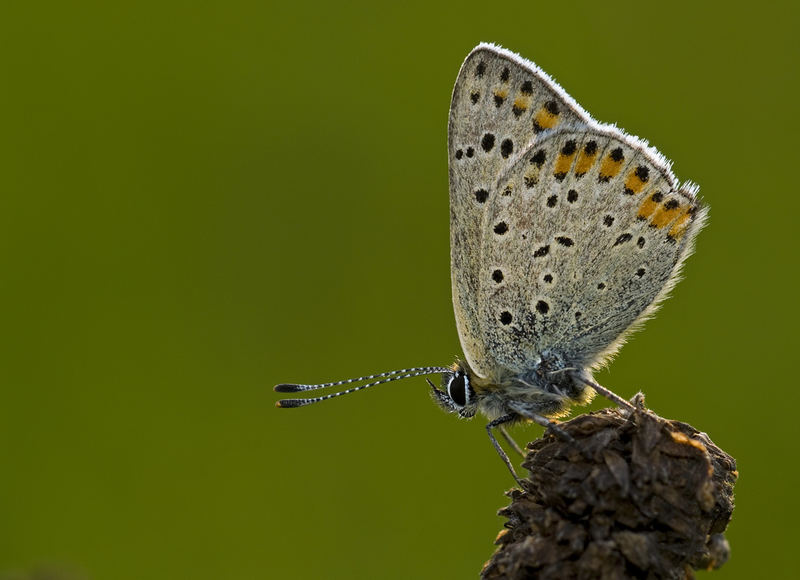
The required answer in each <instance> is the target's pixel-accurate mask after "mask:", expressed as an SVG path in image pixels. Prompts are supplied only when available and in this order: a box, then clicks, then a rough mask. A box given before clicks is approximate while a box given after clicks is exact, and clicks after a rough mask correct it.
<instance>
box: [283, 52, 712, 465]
mask: <svg viewBox="0 0 800 580" xmlns="http://www.w3.org/2000/svg"><path fill="white" fill-rule="evenodd" d="M448 153H449V165H450V260H451V280H452V291H453V307H454V311H455V318H456V326H457V328H458V335H459V339H460V342H461V347H462V350H463V353H464V357H463V358H462V359H460V360H457V361H456V362H455V363H454V364H453V365H451V366H449V367H443V366H430V367H414V368H408V369H400V370H396V371H390V372H386V373H380V374H375V375H369V376H363V377H358V378H354V379H347V380H344V381H336V382H332V383H323V384H314V385H310V384H296V383H291V384H289V383H284V384H280V385H277V386H276V387H275V390H276V391H278V392H281V393H300V392H306V391H312V390H317V389H322V388H327V387H336V386H342V385H348V384H356V386H353V387H351V388H348V389H345V390H343V391H339V392H334V393H330V394H327V395H322V396H319V397H312V398H302V399H283V400H280V401H278V403H277V406H279V407H282V408H293V407H300V406H305V405H309V404H312V403H317V402H320V401H324V400H327V399H330V398H333V397H338V396H340V395H344V394H349V393H353V392H357V391H360V390H363V389H366V388H370V387H373V386H376V385H380V384H384V383H387V382H390V381H395V380H399V379H405V378H410V377H416V376H423V375H430V374H438V373H440V374H441V375H442V388H437V387H436V386H435V385H434V384H433V383H432V382H431V381H430V380H428V383H429V384H430V387H431V392H432V394H433V397H434V399H435V400H436V401H437V402H438V403H439V404H440V405H441V407H442V408H443V409H445V410H446V411H449V412H453V413H457V414H458V415H459V416H461V417H463V418H471V417H473V416H475V415H476V414H477V413H478V412H480V413H481V414H482V415H484V416H486V417H487V418H488V420H489V422H488V423H487V425H486V428H487V432H488V434H489V438H490V440H491V442H492V444H493V446H494V447H495V449H496V450H497V452H498V454H499V455H500V457H501V458H502V459H503V461H504V463H505V464H506V466H507V467H508V468H509V470H510V471H511V474H512V475H513V476H514V477H515V479H517V481H519V479H518V478H517V475H516V473H515V471H514V468H513V466H512V464H511V462H510V460H509V458H508V456H507V455H506V453H505V452H504V450H503V448H502V446H501V445H500V444H499V442H498V441H497V438H496V437H495V435H494V429H498V430H499V431H500V433H501V434H502V435H503V436H504V438H505V439H506V440H507V441H508V442H509V444H510V445H511V446H512V447H513V448H514V449H515V450H517V451H519V452H520V453H521V451H520V449H519V446H518V445H516V443H514V441H513V439H511V437H509V436H508V433H507V431H506V430H505V428H504V427H505V426H506V425H509V424H513V423H516V422H520V421H533V422H535V423H538V424H540V425H543V426H545V427H547V428H548V429H551V430H552V431H555V432H556V433H558V434H561V435H562V436H567V437H568V435H566V433H564V432H563V431H561V430H560V429H559V428H558V426H557V423H556V422H555V421H553V419H554V418H557V417H561V416H563V415H564V414H565V413H567V412H568V410H569V408H570V407H571V406H573V405H582V404H586V403H588V402H589V401H590V400H591V399H592V398H593V397H594V395H595V393H600V394H602V395H603V396H605V397H607V398H609V399H610V400H611V401H613V402H615V403H616V404H617V405H619V406H621V407H625V408H631V405H630V403H628V402H627V401H625V400H624V399H622V398H621V397H619V396H618V395H616V394H614V393H613V392H612V391H610V390H609V389H606V388H605V387H603V386H602V385H599V384H598V383H597V382H595V381H594V378H593V376H592V373H593V371H596V370H597V369H599V368H602V367H603V366H604V365H605V364H606V363H607V361H608V360H609V357H611V356H612V355H613V354H615V353H616V352H617V350H618V349H619V348H620V346H621V345H622V343H623V342H624V340H625V338H626V337H627V336H628V335H629V334H630V333H631V332H632V331H633V330H635V329H636V328H638V327H639V326H640V325H641V324H642V323H643V322H644V321H645V320H646V319H647V318H649V317H650V316H651V315H652V314H653V313H654V312H655V310H656V309H657V307H658V306H659V304H660V302H661V301H662V300H663V299H664V298H665V297H666V296H667V294H668V293H669V291H670V290H671V289H672V287H673V286H674V285H675V283H676V282H677V281H678V279H679V273H680V270H681V266H682V264H683V262H684V260H685V259H686V258H687V256H688V255H689V254H690V253H691V252H692V250H693V246H694V240H695V238H696V236H697V233H698V232H699V230H700V229H701V228H702V226H703V224H704V222H705V219H706V216H707V208H706V207H705V206H704V205H702V204H701V202H700V201H699V200H698V198H697V192H698V188H697V186H696V185H694V184H692V183H691V182H687V183H684V184H681V183H679V182H678V180H677V179H676V177H675V176H674V175H673V173H672V171H671V164H670V162H669V161H668V160H667V159H666V158H665V157H664V156H663V155H661V154H660V153H659V152H658V151H656V150H655V149H654V148H652V147H650V146H648V144H647V143H646V142H644V141H642V140H640V139H638V138H636V137H633V136H631V135H628V134H627V133H625V132H623V131H622V130H620V129H618V128H616V127H615V126H613V125H609V124H603V123H599V122H597V121H595V120H594V119H593V118H592V117H591V116H590V115H589V114H588V113H587V112H586V111H584V109H583V108H582V107H581V106H580V105H579V104H578V103H577V102H576V101H575V100H574V99H572V97H570V96H569V95H568V94H567V93H566V92H565V91H564V90H563V89H562V88H561V87H560V86H559V85H558V84H556V83H555V81H553V80H552V79H551V78H550V77H549V76H548V75H547V74H546V73H545V72H544V71H542V70H541V69H540V68H539V67H537V66H536V65H535V64H533V63H532V62H530V61H527V60H525V59H524V58H522V57H520V56H518V55H516V54H515V53H512V52H510V51H508V50H505V49H503V48H501V47H498V46H496V45H493V44H485V43H484V44H480V45H478V46H477V47H476V48H475V49H474V50H473V51H472V52H470V54H469V55H468V56H467V58H466V60H465V61H464V64H463V65H462V67H461V70H460V72H459V74H458V78H457V80H456V83H455V88H454V90H453V96H452V102H451V106H450V119H449V125H448Z"/></svg>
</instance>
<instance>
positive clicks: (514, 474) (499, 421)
mask: <svg viewBox="0 0 800 580" xmlns="http://www.w3.org/2000/svg"><path fill="white" fill-rule="evenodd" d="M517 418H518V416H517V415H515V414H511V413H510V414H508V415H503V416H502V417H498V418H497V419H495V420H493V421H490V422H489V423H488V424H487V425H486V432H487V433H488V434H489V439H490V440H491V442H492V445H494V449H495V451H497V454H498V455H499V456H500V459H502V460H503V463H505V464H506V467H508V470H509V471H510V472H511V476H512V477H513V478H514V481H516V482H517V484H518V485H520V486H521V485H522V480H521V479H520V478H519V477H517V472H516V471H514V466H513V465H512V464H511V460H510V459H509V458H508V455H506V452H505V451H504V450H503V448H502V447H501V446H500V443H499V442H498V441H497V438H496V437H495V436H494V433H493V432H492V429H494V428H495V427H500V432H501V433H503V434H504V435H505V429H503V427H502V425H503V423H510V422H511V421H514V420H516V419H517ZM517 447H519V446H517Z"/></svg>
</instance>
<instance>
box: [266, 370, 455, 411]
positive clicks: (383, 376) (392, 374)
mask: <svg viewBox="0 0 800 580" xmlns="http://www.w3.org/2000/svg"><path fill="white" fill-rule="evenodd" d="M447 372H451V369H449V368H447V367H414V368H410V369H399V370H396V371H389V372H385V373H379V374H377V375H367V376H363V377H358V378H355V379H345V380H343V381H336V382H333V383H320V384H317V385H299V384H294V383H282V384H280V385H276V386H275V391H277V392H278V393H302V392H305V391H315V390H317V389H324V388H326V387H336V386H339V385H348V384H351V383H358V382H361V381H369V380H372V379H378V378H379V379H380V380H378V381H373V382H371V383H367V384H366V385H359V386H357V387H352V388H350V389H347V390H344V391H339V392H338V393H330V394H329V395H322V396H320V397H311V398H308V399H281V400H280V401H278V402H277V403H275V406H276V407H281V408H282V409H292V408H294V407H305V406H306V405H310V404H312V403H319V402H320V401H326V400H328V399H333V398H334V397H339V396H341V395H349V394H350V393H355V392H357V391H361V390H363V389H368V388H369V387H374V386H376V385H382V384H383V383H389V382H391V381H399V380H400V379H409V378H411V377H418V376H421V375H432V374H436V373H447Z"/></svg>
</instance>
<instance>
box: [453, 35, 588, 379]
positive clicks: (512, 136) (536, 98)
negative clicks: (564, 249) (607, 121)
mask: <svg viewBox="0 0 800 580" xmlns="http://www.w3.org/2000/svg"><path fill="white" fill-rule="evenodd" d="M587 121H589V117H588V115H587V114H586V113H585V112H584V111H583V110H582V109H581V108H580V106H578V105H577V103H575V102H574V101H573V100H572V99H571V98H570V97H569V96H568V95H567V94H566V93H565V92H564V91H563V90H562V89H561V88H560V87H558V85H556V84H555V83H554V82H553V81H552V80H551V79H550V77H548V76H547V75H546V74H545V73H544V72H542V71H541V70H540V69H539V68H538V67H537V66H536V65H534V64H533V63H531V62H529V61H526V60H525V59H523V58H521V57H519V56H517V55H515V54H513V53H511V52H509V51H506V50H504V49H501V48H499V47H496V46H493V45H488V44H482V45H480V46H478V47H477V48H476V49H475V50H473V51H472V52H471V53H470V55H469V56H468V57H467V59H466V61H465V62H464V64H463V66H462V67H461V71H460V72H459V75H458V79H457V80H456V84H455V88H454V90H453V99H452V103H451V107H450V123H449V131H448V143H449V163H450V248H451V250H450V251H451V254H450V256H451V275H452V284H453V306H454V309H455V316H456V324H457V326H458V333H459V337H460V339H461V346H462V348H463V350H464V355H465V356H466V359H467V362H468V363H469V364H470V366H471V368H472V370H473V371H474V372H475V373H477V374H478V375H479V376H482V377H487V376H490V375H491V373H493V372H494V369H496V367H497V360H496V358H495V357H496V354H497V352H496V350H497V349H496V348H494V346H493V343H491V342H487V338H488V335H489V334H492V335H493V334H494V331H489V329H487V322H488V321H487V320H486V319H484V318H482V316H484V314H482V313H481V312H479V305H480V300H481V298H482V295H481V284H482V281H483V277H485V273H486V272H485V269H486V268H485V265H486V264H485V262H484V258H483V256H482V252H483V242H484V237H486V236H488V234H487V231H488V229H487V228H489V226H490V223H489V216H488V215H487V214H488V212H489V210H490V208H492V207H493V206H492V204H490V203H487V201H488V200H489V198H492V199H493V200H494V199H496V198H497V191H496V187H497V184H498V178H499V176H500V175H502V174H504V173H506V172H507V170H508V169H509V167H511V166H512V165H513V164H514V162H515V160H516V159H518V158H519V155H520V152H525V151H528V150H529V149H530V147H531V146H532V145H533V144H534V143H535V142H536V141H537V140H539V139H542V138H544V137H545V136H546V135H547V134H548V133H551V132H552V131H553V130H555V129H558V128H561V127H570V126H578V125H582V124H583V123H584V122H587ZM489 237H491V236H489Z"/></svg>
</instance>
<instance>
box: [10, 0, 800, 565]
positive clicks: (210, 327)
mask: <svg viewBox="0 0 800 580" xmlns="http://www.w3.org/2000/svg"><path fill="white" fill-rule="evenodd" d="M754 6H756V5H753V4H752V3H739V4H738V7H737V5H736V3H724V4H723V3H716V4H715V5H711V4H708V5H705V4H703V5H701V4H700V3H696V2H676V3H669V4H667V3H659V4H655V3H652V4H647V5H644V4H639V3H633V2H625V1H620V2H614V3H611V4H609V3H608V2H590V3H586V2H577V3H575V2H573V3H570V4H569V5H560V4H553V3H552V2H529V3H522V4H514V5H509V4H500V3H494V4H492V3H487V2H474V1H471V0H462V1H460V2H457V3H442V4H436V3H431V2H417V1H410V2H404V3H402V4H398V5H384V4H381V3H375V2H363V1H358V2H351V3H321V2H320V3H300V2H298V3H289V2H283V3H277V2H267V3H260V2H240V1H233V2H230V1H229V2H216V3H190V2H166V3H165V2H136V3H133V2H124V3H105V2H68V3H60V2H59V3H57V2H51V3H47V2H44V3H27V4H23V3H15V4H14V5H13V6H12V5H9V6H6V7H5V9H4V16H3V20H2V23H0V27H2V30H0V32H1V33H2V34H0V48H1V49H2V50H0V55H2V56H0V71H2V83H1V85H0V104H2V107H1V108H0V111H2V113H0V115H2V124H1V127H0V135H2V137H0V148H1V150H0V167H1V168H2V171H0V179H2V181H1V182H0V183H2V186H1V188H0V203H1V204H2V208H1V209H0V220H2V227H0V240H1V242H0V244H1V245H0V269H1V271H2V275H0V301H2V309H0V317H2V322H1V324H2V330H3V332H2V335H0V336H2V338H0V341H2V342H1V343H0V373H2V375H1V376H2V383H1V385H2V404H1V405H0V458H2V475H1V476H0V514H1V515H0V521H2V523H1V524H0V578H28V577H32V576H33V575H35V574H37V573H38V574H44V575H47V574H50V575H51V576H53V577H59V578H67V579H77V578H93V579H94V578H97V579H106V578H113V579H139V578H152V579H171V578H195V579H206V578H208V579H212V578H213V579H218V578H232V579H251V578H253V579H258V578H289V577H290V578H377V577H380V578H465V577H475V576H476V575H477V573H478V571H479V570H480V567H481V565H482V563H483V562H484V561H485V560H486V559H487V558H488V557H489V555H490V554H491V552H492V541H493V539H494V537H495V534H496V533H497V532H498V531H499V530H500V528H501V525H502V519H501V518H499V517H497V516H496V515H495V512H496V510H497V509H498V508H500V507H501V506H503V505H505V503H506V498H505V497H504V496H503V491H504V490H505V489H507V488H509V487H510V485H511V481H510V478H509V476H508V474H507V472H506V471H505V468H504V467H503V466H502V464H501V463H500V461H499V460H498V458H497V456H496V455H495V453H494V451H493V450H492V448H491V446H490V444H489V442H488V440H487V438H486V434H485V431H484V428H483V425H484V422H483V421H482V420H477V421H473V422H460V421H458V420H457V419H455V418H454V417H452V416H447V415H444V414H443V413H441V411H439V410H438V409H437V408H436V407H435V406H434V405H433V404H432V403H431V402H430V401H429V397H428V394H427V393H426V389H427V387H426V385H425V383H424V382H423V381H422V380H421V379H420V380H412V381H406V382H403V383H397V384H394V385H391V386H387V387H384V388H381V389H376V390H374V391H372V392H369V393H363V394H360V395H359V396H354V397H352V398H348V399H340V400H336V401H331V402H329V403H327V404H325V405H320V406H318V407H313V408H308V409H304V410H297V411H280V410H277V409H275V408H274V407H273V403H274V401H275V400H276V399H277V398H278V396H277V395H276V394H275V393H273V392H272V390H271V387H272V385H274V384H275V383H278V382H282V381H302V382H317V381H324V380H335V379H339V378H344V377H348V376H354V375H358V374H362V373H371V372H378V371H382V370H387V369H393V368H397V367H402V366H408V365H420V364H423V365H424V364H445V363H449V362H450V361H452V359H453V358H454V357H455V356H456V355H458V354H459V344H458V338H457V335H456V329H455V324H454V321H453V315H452V307H451V303H450V288H449V257H448V207H447V204H448V195H447V157H446V123H447V111H448V104H449V99H450V92H451V89H452V85H453V82H454V81H455V78H456V74H457V72H458V69H459V67H460V65H461V62H462V60H463V59H464V57H465V56H466V55H467V53H468V52H469V50H470V49H471V48H472V47H473V46H474V45H475V44H477V43H478V42H479V41H484V40H485V41H492V42H497V43H499V44H502V45H504V46H506V47H508V48H510V49H512V50H515V51H517V52H519V53H521V54H522V55H523V56H525V57H528V58H530V59H532V60H534V61H536V62H537V63H538V64H539V65H540V66H542V67H543V68H544V69H545V70H546V71H548V72H549V73H550V74H552V75H553V76H555V78H557V79H558V81H559V82H560V83H561V84H562V85H563V86H564V87H565V88H566V90H567V91H568V92H570V93H571V94H572V95H573V96H574V97H575V98H576V99H577V100H578V101H579V102H580V103H582V104H583V105H584V106H585V107H586V108H587V109H588V110H589V112H590V113H592V114H593V115H594V116H595V117H596V118H598V119H600V120H602V121H613V122H616V123H618V124H619V125H620V126H621V127H624V128H625V129H627V130H628V131H629V132H631V133H633V134H637V135H641V136H643V137H645V138H647V139H649V140H650V141H651V142H652V143H653V144H655V145H656V146H657V147H658V148H659V149H660V150H661V151H662V152H664V153H665V154H666V155H667V156H669V157H670V158H672V159H673V160H674V162H675V171H676V173H677V174H678V176H679V177H680V178H682V179H686V178H691V179H693V180H695V181H697V182H698V183H699V184H700V185H701V188H702V189H701V192H702V194H703V196H704V198H705V200H706V201H707V202H708V203H709V204H710V206H711V221H710V225H709V227H708V228H707V229H706V230H705V231H704V232H703V233H702V234H701V236H700V238H699V242H698V248H697V253H696V255H695V256H694V257H692V258H691V259H690V260H689V262H688V265H687V268H686V271H685V274H686V279H685V281H684V282H682V283H681V284H680V285H679V286H678V287H677V289H676V291H675V292H674V295H673V298H672V299H671V300H669V301H668V302H667V303H666V304H665V306H664V308H663V309H662V311H661V312H660V314H659V316H658V317H657V318H656V319H655V320H653V321H651V322H650V323H649V324H648V325H647V327H646V329H645V330H644V331H643V332H641V333H639V334H637V335H636V336H635V337H634V338H633V340H632V341H631V342H630V343H629V344H628V345H627V346H626V347H625V348H624V349H623V350H622V352H621V354H620V356H619V357H618V359H617V360H616V361H615V362H614V363H613V364H612V366H611V368H610V370H609V371H606V372H604V373H602V374H600V375H598V378H599V379H600V380H601V382H603V383H605V384H607V385H608V386H610V387H612V388H614V389H615V390H616V391H617V392H618V393H620V394H622V395H625V396H631V395H633V393H635V392H636V391H637V390H638V389H643V390H644V391H645V392H646V394H647V397H648V398H647V401H648V403H649V404H650V406H651V407H652V408H654V409H655V410H657V411H658V412H660V413H661V414H662V415H664V416H666V417H670V418H677V419H681V420H684V421H687V422H690V423H692V424H693V425H695V426H696V427H697V428H699V429H701V430H705V431H707V432H708V433H709V434H710V435H711V437H712V438H713V439H714V440H715V441H716V442H717V443H718V444H719V445H720V446H722V447H723V448H724V449H726V450H727V451H728V452H730V453H732V454H733V455H734V456H735V457H736V458H737V459H738V462H739V469H740V473H741V478H740V481H739V484H738V486H737V489H736V492H737V509H736V512H735V514H734V520H733V523H732V525H731V526H730V528H729V531H728V538H729V540H730V542H731V545H732V548H733V556H732V559H731V561H730V562H729V563H728V564H727V565H726V566H725V567H724V568H723V569H722V570H721V571H720V572H718V573H715V575H714V577H715V578H721V579H722V578H751V577H753V575H754V574H757V573H761V574H764V573H765V572H767V571H769V573H768V574H766V575H767V576H768V577H770V578H779V577H786V578H789V577H794V574H795V573H796V572H795V571H794V566H795V559H796V555H795V551H794V550H793V548H794V545H795V544H796V542H797V540H798V534H797V529H796V518H797V507H798V503H800V502H799V501H798V495H797V494H796V492H795V488H796V486H797V483H796V481H797V475H798V474H797V467H796V463H795V462H794V461H793V458H794V455H795V454H796V449H797V445H796V436H797V434H798V430H797V428H796V427H795V424H796V423H797V421H796V420H792V419H791V414H793V413H796V412H797V409H796V407H797V403H798V399H800V395H798V389H797V388H796V385H797V382H798V381H797V378H796V377H795V375H796V371H795V370H794V365H793V364H792V363H791V361H792V360H793V357H792V355H793V354H794V352H793V350H794V348H795V347H796V346H797V340H796V338H795V337H796V328H797V322H798V321H797V308H796V298H797V295H798V291H797V277H798V269H797V261H796V253H797V250H798V244H797V233H796V230H797V226H796V220H797V211H798V209H800V203H799V202H798V199H800V198H799V197H798V195H797V192H796V169H797V168H796V165H797V163H796V162H794V161H793V157H792V156H793V155H794V151H795V149H796V146H797V145H796V141H797V134H798V133H797V129H798V122H797V115H796V112H795V108H796V103H797V102H798V62H799V61H798V57H800V54H799V53H800V50H799V47H800V44H799V43H798V42H797V37H796V33H795V27H796V25H797V22H798V12H797V10H796V9H795V8H793V7H792V8H790V5H789V3H788V2H786V3H784V4H783V5H782V6H781V5H779V4H774V5H770V9H769V10H767V9H766V5H757V6H756V7H754ZM773 201H775V203H776V204H777V205H776V206H775V207H774V208H773V209H772V210H770V209H769V207H770V206H769V204H770V203H772V202H773ZM666 360H669V361H677V362H676V363H674V364H664V363H665V361H666ZM599 404H600V405H602V404H603V402H600V403H599ZM595 406H597V404H596V405H595ZM539 433H540V430H539V429H537V428H535V427H530V428H527V429H517V430H516V435H517V437H518V438H519V439H520V440H521V441H526V440H529V439H531V438H534V437H535V436H537V435H538V434H539ZM787 457H791V458H792V459H791V460H787Z"/></svg>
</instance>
